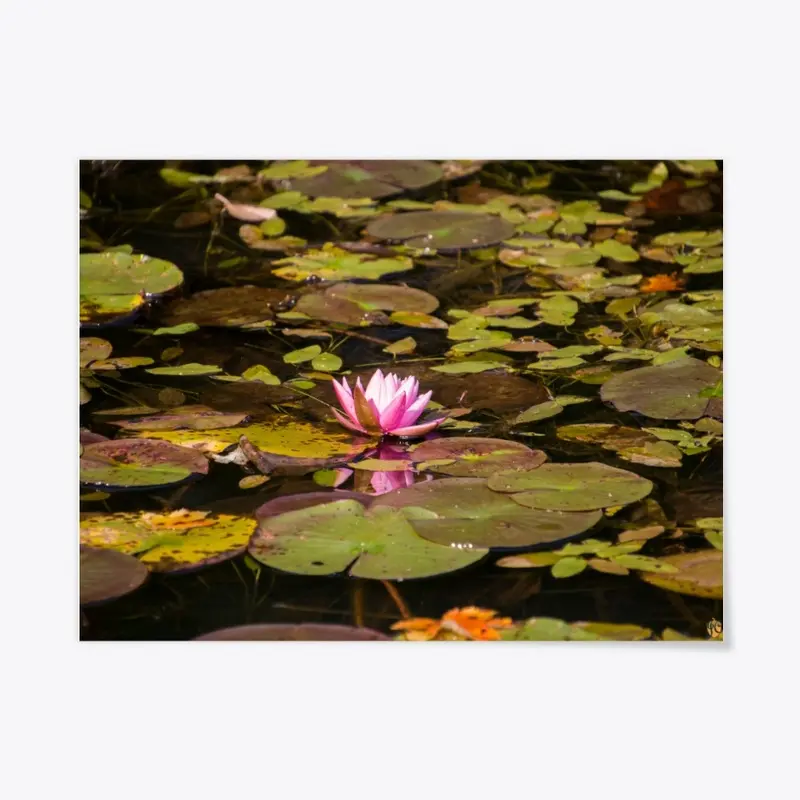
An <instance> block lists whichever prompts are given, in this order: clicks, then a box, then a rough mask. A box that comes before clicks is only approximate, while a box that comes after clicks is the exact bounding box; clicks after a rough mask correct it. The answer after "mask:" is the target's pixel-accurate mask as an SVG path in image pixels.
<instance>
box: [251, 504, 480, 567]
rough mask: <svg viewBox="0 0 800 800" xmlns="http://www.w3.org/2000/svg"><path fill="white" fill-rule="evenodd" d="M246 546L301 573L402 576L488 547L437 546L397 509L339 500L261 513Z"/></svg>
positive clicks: (474, 557) (476, 556)
mask: <svg viewBox="0 0 800 800" xmlns="http://www.w3.org/2000/svg"><path fill="white" fill-rule="evenodd" d="M248 552H249V553H250V555H251V556H252V557H253V558H255V559H256V561H259V562H260V563H262V564H265V565H266V566H268V567H273V568H274V569H278V570H282V571H284V572H292V573H295V574H300V575H334V574H337V573H341V572H345V571H348V572H349V574H350V575H352V576H353V577H358V578H372V579H375V580H404V579H409V578H427V577H432V576H434V575H441V574H444V573H447V572H453V571H455V570H458V569H462V568H464V567H467V566H469V565H470V564H474V563H475V562H476V561H479V560H480V559H481V558H482V557H483V556H484V555H486V553H487V552H488V551H487V550H483V549H480V548H474V549H463V550H462V549H457V548H452V547H442V546H441V545H438V544H434V543H433V542H431V541H428V540H427V539H423V538H422V537H421V536H418V535H417V534H416V532H415V531H414V528H413V527H412V526H411V524H410V523H409V521H408V520H407V519H406V518H405V516H404V515H403V513H402V512H401V511H400V510H398V509H394V508H387V507H380V508H375V504H374V503H373V505H372V506H371V507H370V508H369V509H365V508H364V506H363V505H362V504H361V503H359V502H357V501H356V500H338V501H335V502H332V503H326V504H323V505H317V506H312V507H309V508H302V509H299V510H297V511H289V512H287V513H285V514H279V515H278V516H275V517H269V518H267V519H263V520H262V521H261V523H260V524H259V528H258V532H257V533H256V535H255V536H254V537H253V539H252V541H251V542H250V546H249V548H248Z"/></svg>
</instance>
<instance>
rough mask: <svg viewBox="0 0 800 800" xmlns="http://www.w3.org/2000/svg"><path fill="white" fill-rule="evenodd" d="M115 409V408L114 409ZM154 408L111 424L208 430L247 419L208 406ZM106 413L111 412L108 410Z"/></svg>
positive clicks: (131, 427) (133, 428) (134, 428)
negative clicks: (158, 410)
mask: <svg viewBox="0 0 800 800" xmlns="http://www.w3.org/2000/svg"><path fill="white" fill-rule="evenodd" d="M112 410H113V409H112ZM116 411H118V412H127V411H129V409H124V408H123V409H116ZM151 411H153V409H146V411H145V416H138V417H132V418H128V419H120V420H109V421H108V424H109V425H116V426H117V427H118V428H123V429H124V430H129V431H143V430H151V431H152V430H162V431H174V430H179V429H187V430H193V431H207V430H214V429H215V428H230V427H232V426H233V425H238V424H239V423H240V422H242V421H243V420H245V419H246V417H247V415H246V414H240V413H233V414H226V413H224V412H222V411H215V410H214V409H213V408H209V407H208V406H202V405H196V406H177V407H175V408H173V409H171V410H170V411H169V412H167V413H166V414H151V413H150V412H151ZM106 413H109V412H108V411H107V412H106Z"/></svg>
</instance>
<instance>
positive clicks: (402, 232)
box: [367, 211, 514, 250]
mask: <svg viewBox="0 0 800 800" xmlns="http://www.w3.org/2000/svg"><path fill="white" fill-rule="evenodd" d="M367 233H368V234H369V235H370V236H374V237H375V238H377V239H385V240H389V241H402V242H404V243H405V244H406V245H407V246H408V247H419V248H427V249H430V250H466V249H474V248H480V247H487V246H489V245H493V244H497V243H498V242H501V241H502V240H503V239H505V238H507V237H509V236H511V235H512V234H513V233H514V226H513V225H512V224H511V223H510V222H506V220H504V219H503V218H502V217H499V216H497V215H494V214H473V213H465V212H458V211H411V212H407V213H400V214H389V215H386V216H383V217H379V218H378V219H375V220H373V221H372V222H370V223H369V225H367Z"/></svg>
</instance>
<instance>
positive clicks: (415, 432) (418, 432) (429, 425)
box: [390, 417, 447, 438]
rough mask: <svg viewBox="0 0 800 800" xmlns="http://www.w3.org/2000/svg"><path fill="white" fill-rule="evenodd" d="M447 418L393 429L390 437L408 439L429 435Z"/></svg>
mask: <svg viewBox="0 0 800 800" xmlns="http://www.w3.org/2000/svg"><path fill="white" fill-rule="evenodd" d="M446 419H447V417H441V418H437V419H432V420H428V421H427V422H423V423H421V424H419V425H410V426H408V427H405V428H395V429H394V430H393V431H390V433H391V434H392V436H404V437H407V438H410V437H412V436H423V435H424V434H426V433H430V431H432V430H433V429H434V428H436V427H438V426H439V425H441V424H442V423H443V422H444V421H445V420H446Z"/></svg>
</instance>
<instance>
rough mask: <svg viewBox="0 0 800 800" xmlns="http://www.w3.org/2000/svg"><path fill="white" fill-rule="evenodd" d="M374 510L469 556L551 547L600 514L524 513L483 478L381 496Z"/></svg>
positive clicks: (419, 485) (437, 483) (431, 483)
mask: <svg viewBox="0 0 800 800" xmlns="http://www.w3.org/2000/svg"><path fill="white" fill-rule="evenodd" d="M538 469H542V467H539V468H538ZM534 471H535V470H534ZM376 506H378V507H381V506H391V507H392V508H398V509H403V513H404V514H405V515H406V516H407V517H408V519H409V522H410V524H411V525H412V527H413V528H414V530H415V531H416V532H417V533H418V534H419V535H420V536H424V537H425V538H426V539H429V540H431V541H434V542H438V543H440V544H443V545H448V546H450V547H453V548H456V549H467V550H469V549H470V548H476V547H533V546H541V545H545V544H552V543H554V542H558V541H561V540H564V539H570V538H572V537H574V536H577V535H578V534H580V533H583V532H584V531H586V530H588V529H589V528H591V527H592V526H593V525H595V524H596V523H597V522H598V521H599V520H600V518H601V516H602V515H601V514H600V513H599V512H598V511H591V512H588V513H565V512H560V511H538V510H536V511H535V510H533V509H528V508H522V507H521V506H520V505H518V504H516V503H514V502H513V500H512V499H511V498H509V497H507V496H505V495H502V494H500V493H497V492H492V491H491V490H490V489H489V488H488V487H487V485H486V481H485V480H484V479H483V478H442V479H441V480H435V481H429V482H423V483H417V484H414V485H413V486H409V487H407V488H404V489H397V490H395V491H393V492H389V493H388V494H384V495H381V496H380V497H378V499H377V500H376V501H375V502H374V503H373V505H372V508H373V509H374V508H375V507H376Z"/></svg>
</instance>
